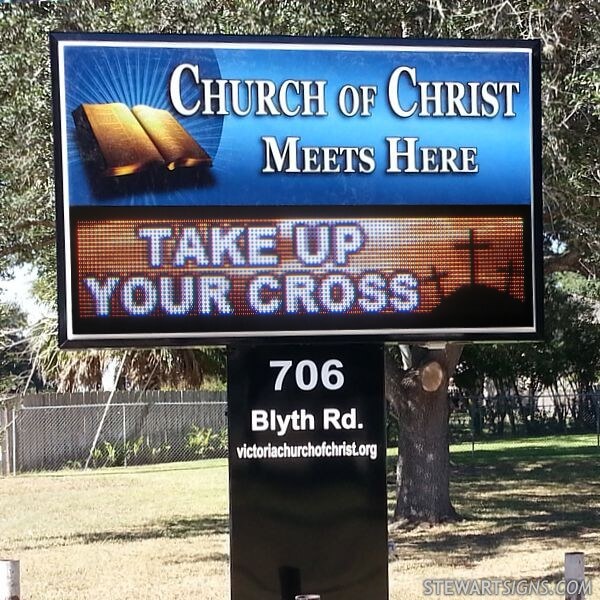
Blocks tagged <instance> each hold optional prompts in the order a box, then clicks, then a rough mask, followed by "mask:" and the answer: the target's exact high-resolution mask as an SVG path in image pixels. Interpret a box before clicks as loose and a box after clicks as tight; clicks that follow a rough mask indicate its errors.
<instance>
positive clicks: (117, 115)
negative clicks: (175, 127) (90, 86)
mask: <svg viewBox="0 0 600 600" xmlns="http://www.w3.org/2000/svg"><path fill="white" fill-rule="evenodd" d="M74 117H75V122H76V124H77V126H78V127H79V128H84V129H86V130H87V133H88V134H91V135H92V136H93V142H95V144H96V145H97V149H96V150H97V151H98V152H99V154H100V157H101V159H102V162H103V165H102V167H101V170H102V174H103V175H105V176H118V175H129V174H131V173H137V172H138V171H141V170H143V169H146V168H148V167H150V166H153V165H161V164H164V159H163V157H162V156H161V155H160V153H159V151H158V150H157V149H156V147H155V145H154V144H153V143H152V141H151V140H150V139H149V138H148V135H147V134H146V132H145V131H144V129H143V127H142V126H141V125H140V123H139V122H138V120H137V119H136V118H135V116H134V115H133V113H132V112H131V110H129V108H128V107H127V106H125V104H122V103H120V102H113V103H109V104H82V105H81V106H80V107H79V108H78V109H77V110H76V111H75V113H74ZM88 143H89V140H88ZM96 158H97V157H96Z"/></svg>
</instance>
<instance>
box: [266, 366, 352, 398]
mask: <svg viewBox="0 0 600 600" xmlns="http://www.w3.org/2000/svg"><path fill="white" fill-rule="evenodd" d="M269 366H270V367H271V368H272V369H279V372H278V373H277V377H276V378H275V391H276V392H280V391H281V390H282V389H283V384H284V381H285V378H286V376H287V374H288V373H289V371H290V370H291V369H292V367H293V366H294V361H291V360H272V361H270V362H269ZM343 368H344V365H343V364H342V361H341V360H338V359H337V358H330V359H329V360H326V361H325V362H324V363H323V364H322V365H321V369H320V370H319V367H318V366H317V364H316V363H315V362H314V361H313V360H308V359H305V360H301V361H299V362H298V363H297V364H296V367H295V369H294V374H295V379H296V385H297V386H298V388H299V389H301V390H302V391H303V392H309V391H311V390H314V389H315V388H316V387H317V385H318V384H319V381H320V382H321V385H322V386H323V387H324V388H325V389H327V390H339V389H340V388H341V387H342V386H343V385H344V373H343V372H342V369H343Z"/></svg>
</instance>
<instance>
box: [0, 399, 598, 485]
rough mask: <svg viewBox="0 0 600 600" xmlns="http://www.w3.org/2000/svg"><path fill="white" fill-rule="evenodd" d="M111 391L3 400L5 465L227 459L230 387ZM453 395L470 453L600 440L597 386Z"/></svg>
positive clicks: (0, 433) (455, 421)
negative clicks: (569, 439) (534, 440)
mask: <svg viewBox="0 0 600 600" xmlns="http://www.w3.org/2000/svg"><path fill="white" fill-rule="evenodd" d="M109 398H110V393H108V392H86V393H79V394H32V395H28V396H25V397H24V398H21V399H20V403H19V404H12V405H11V404H10V403H7V404H5V405H4V406H3V407H0V467H1V470H0V473H3V474H9V473H23V472H28V471H48V470H59V469H65V468H75V469H76V468H82V467H83V466H84V465H85V464H86V462H87V463H89V466H91V467H93V468H97V467H104V466H107V467H108V466H128V465H142V464H151V463H166V462H176V461H189V460H198V459H205V458H225V457H227V399H226V393H225V392H204V391H202V392H197V391H185V392H163V391H148V392H122V391H118V392H115V393H114V394H113V397H112V399H111V400H110V404H108V401H109ZM449 402H450V423H449V425H450V427H449V435H450V442H451V443H457V442H471V444H472V448H473V450H474V451H476V448H477V443H478V442H482V441H485V440H494V439H510V438H519V437H526V436H553V435H558V434H580V433H586V434H594V436H595V438H596V443H597V445H598V447H600V393H593V394H582V395H566V394H554V395H536V396H526V395H518V396H517V395H513V396H508V395H507V396H504V395H497V396H493V397H484V396H466V395H463V394H460V393H453V394H450V397H449ZM107 404H108V406H107ZM105 412H106V415H104V413H105ZM103 415H104V420H103ZM395 421H396V420H395V418H394V417H390V418H389V419H388V445H390V446H395V445H396V444H397V425H396V422H395ZM100 425H102V426H101V427H100ZM98 431H99V433H98ZM96 436H98V439H97V443H96V445H95V446H94V440H95V439H96ZM551 439H552V438H550V437H548V438H547V440H548V443H551Z"/></svg>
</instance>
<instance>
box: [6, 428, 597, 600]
mask: <svg viewBox="0 0 600 600" xmlns="http://www.w3.org/2000/svg"><path fill="white" fill-rule="evenodd" d="M595 444H596V438H595V436H569V437H553V438H529V439H524V440H515V441H510V442H507V441H504V442H488V443H485V444H483V443H479V444H477V445H476V452H475V454H471V446H470V444H463V445H459V446H454V447H453V448H452V461H453V465H454V466H453V475H452V479H453V483H452V495H453V498H454V502H455V505H456V507H457V509H458V510H459V512H460V513H461V514H462V515H463V516H464V517H465V519H464V520H463V521H460V522H459V523H455V524H448V525H442V526H439V527H434V528H429V527H417V528H413V529H397V530H394V531H393V533H392V539H393V540H394V542H395V544H396V549H395V552H394V554H393V556H391V558H390V598H392V599H393V600H401V599H402V600H404V599H411V598H422V597H423V580H424V579H426V578H428V579H432V578H448V577H451V578H458V577H467V578H482V577H486V578H488V577H499V578H512V579H528V580H531V581H536V580H538V579H543V578H547V579H551V580H557V579H559V578H560V577H561V574H562V564H563V556H564V552H566V551H571V550H578V551H583V552H585V553H586V572H587V574H588V575H589V576H590V577H592V579H593V584H594V585H595V588H597V589H594V593H593V595H592V596H591V598H600V449H598V448H597V447H596V446H595ZM393 462H394V458H393V457H390V467H393ZM392 494H393V490H390V500H391V499H392ZM227 502H228V501H227V465H226V462H225V461H222V460H219V461H202V462H194V463H178V464H171V465H161V466H153V467H133V468H129V469H126V470H125V469H105V470H100V471H94V472H90V473H80V472H68V471H65V472H61V473H56V474H39V475H23V476H19V477H17V478H5V479H0V557H3V558H19V559H20V560H21V568H22V592H23V597H24V598H26V599H27V600H54V599H56V600H84V599H85V600H107V599H109V600H112V599H113V598H119V599H123V600H142V599H143V600H158V599H159V598H160V599H161V600H183V599H184V598H185V599H186V600H188V599H189V598H191V597H198V598H202V600H224V599H226V598H227V597H228V593H229V592H228V579H229V575H228V559H227V553H228V516H227ZM457 597H460V596H454V598H457ZM488 597H490V596H488ZM534 597H535V596H534ZM555 597H556V596H555ZM589 598H590V597H589V596H588V600H589ZM323 600H326V598H324V599H323ZM367 600H368V599H367Z"/></svg>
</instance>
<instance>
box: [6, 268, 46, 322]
mask: <svg viewBox="0 0 600 600" xmlns="http://www.w3.org/2000/svg"><path fill="white" fill-rule="evenodd" d="M35 278H36V274H35V270H34V269H33V268H32V267H29V266H22V267H16V268H15V269H14V271H13V278H12V279H8V280H0V300H2V301H3V302H14V303H16V304H18V305H19V306H20V307H21V308H22V309H23V311H24V312H25V313H26V314H27V319H28V321H29V323H30V324H33V323H35V321H37V320H38V318H39V317H40V316H41V315H42V314H44V313H43V309H42V308H41V306H40V305H39V304H38V303H37V302H36V300H35V298H34V297H33V293H32V290H31V286H32V284H33V282H34V281H35Z"/></svg>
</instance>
